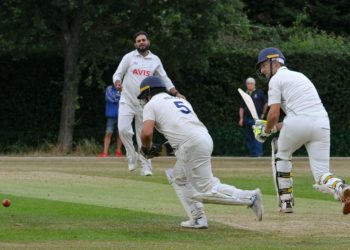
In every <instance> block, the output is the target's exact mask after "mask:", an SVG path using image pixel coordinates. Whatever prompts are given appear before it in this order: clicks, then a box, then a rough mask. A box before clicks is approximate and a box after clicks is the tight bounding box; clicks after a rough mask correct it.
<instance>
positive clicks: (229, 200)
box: [138, 76, 263, 228]
mask: <svg viewBox="0 0 350 250" xmlns="http://www.w3.org/2000/svg"><path fill="white" fill-rule="evenodd" d="M140 92H141V93H140V95H139V96H138V98H139V99H140V100H141V102H143V103H144V104H145V106H144V110H143V129H142V132H141V141H142V148H141V153H142V154H143V155H144V156H145V158H151V157H153V156H156V155H154V151H155V145H153V144H152V138H153V132H154V128H156V129H157V130H158V131H159V132H160V133H162V134H163V135H164V136H165V137H166V139H167V140H168V141H169V143H170V144H171V146H172V148H174V149H175V155H176V158H177V161H176V164H175V166H174V168H172V169H168V170H167V171H166V175H167V178H168V180H169V182H170V184H171V186H172V187H173V188H174V190H175V193H176V195H177V196H178V198H179V199H180V202H181V204H182V206H183V207H184V209H185V211H186V213H187V215H188V217H189V220H188V221H184V222H182V223H181V226H182V227H185V228H207V227H208V223H207V219H206V216H205V213H204V208H203V204H202V203H216V204H226V205H247V206H249V207H251V208H252V210H253V212H254V213H255V214H256V217H257V219H258V220H259V221H261V219H262V214H263V206H262V197H261V191H260V189H255V190H241V189H238V188H236V187H234V186H231V185H227V184H222V183H221V182H220V180H219V179H218V178H216V177H214V176H213V174H212V170H211V153H212V150H213V141H212V138H211V137H210V135H209V133H208V131H207V129H206V127H205V126H204V125H203V123H202V122H201V121H200V120H199V119H198V117H197V115H196V114H195V112H194V111H193V109H192V106H191V104H190V103H189V102H188V101H186V100H185V99H181V98H178V97H174V96H171V95H169V94H168V92H167V90H166V86H165V84H164V82H163V81H162V79H160V78H158V77H155V76H150V77H147V78H145V79H144V80H143V81H142V83H141V86H140Z"/></svg>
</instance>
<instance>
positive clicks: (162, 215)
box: [0, 159, 350, 249]
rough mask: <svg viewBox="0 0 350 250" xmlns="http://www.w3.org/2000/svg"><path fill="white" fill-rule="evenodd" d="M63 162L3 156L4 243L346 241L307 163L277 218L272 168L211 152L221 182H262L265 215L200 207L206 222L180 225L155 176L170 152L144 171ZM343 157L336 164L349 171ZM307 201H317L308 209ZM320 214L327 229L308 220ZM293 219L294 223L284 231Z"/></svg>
mask: <svg viewBox="0 0 350 250" xmlns="http://www.w3.org/2000/svg"><path fill="white" fill-rule="evenodd" d="M65 161H66V162H65V163H64V164H62V162H61V161H60V160H57V161H50V163H48V162H45V160H44V161H42V160H25V159H23V160H20V161H17V160H6V161H5V160H2V161H0V163H1V165H0V171H1V172H0V174H1V178H0V181H1V183H0V191H1V192H3V193H2V194H0V197H3V198H9V199H11V200H12V205H11V206H10V207H9V208H1V209H0V221H1V223H0V248H1V249H20V248H22V249H69V248H73V249H332V248H337V249H348V246H349V244H350V240H349V238H348V237H346V236H345V235H346V233H345V234H336V232H337V230H336V228H333V224H332V225H331V227H330V226H329V225H328V224H323V222H324V221H326V222H327V221H328V220H331V221H333V222H334V225H337V224H339V227H341V229H342V230H349V228H350V223H348V221H349V218H348V217H344V216H342V215H339V211H340V210H339V207H338V204H337V203H336V202H334V201H332V199H331V197H329V196H326V195H323V194H318V193H317V192H315V191H312V189H311V187H310V185H311V184H312V183H313V180H312V178H310V174H308V175H306V176H305V177H303V176H304V174H303V172H304V171H307V169H304V168H303V167H300V166H298V164H296V171H295V172H297V174H296V176H295V180H296V185H297V187H298V189H297V190H298V193H296V195H297V207H296V208H297V209H298V210H297V212H296V213H295V214H292V215H290V216H281V215H279V214H278V213H276V212H275V211H274V209H275V203H274V193H273V183H272V177H271V176H270V172H269V170H270V169H269V168H264V167H263V168H261V167H260V166H253V167H252V166H247V161H246V160H243V161H242V162H240V161H238V160H227V161H226V160H225V161H220V160H218V161H216V160H214V162H213V163H214V167H213V168H214V172H215V171H216V172H217V173H218V174H217V175H218V176H219V177H222V178H221V179H222V180H223V181H225V182H227V183H234V184H235V185H236V186H238V187H241V188H254V187H255V186H259V187H261V188H262V190H263V192H264V204H265V207H266V213H265V214H266V216H265V217H264V221H263V222H261V223H258V222H256V221H254V219H253V214H252V213H251V212H250V211H247V209H245V208H242V207H231V206H218V205H207V206H206V208H207V215H208V218H209V219H210V227H209V229H208V230H186V229H182V228H180V227H179V222H180V221H181V220H183V219H184V218H185V217H184V216H183V214H184V213H183V211H182V209H181V207H180V206H179V204H178V201H177V199H176V197H175V195H174V194H173V191H172V190H171V188H170V187H169V185H168V184H166V182H164V179H165V177H164V175H163V174H162V172H163V170H164V169H163V168H164V165H165V164H164V161H165V162H166V163H167V165H169V164H170V163H171V161H172V159H170V160H160V161H158V162H157V161H155V162H154V165H155V169H157V168H158V170H155V176H154V177H151V178H145V177H140V176H138V175H137V174H135V173H128V172H126V170H125V166H124V164H125V163H124V162H115V161H98V160H84V159H83V160H81V161H77V160H65ZM249 162H250V161H249ZM263 162H264V163H263V164H262V165H263V166H265V165H266V164H267V162H268V161H264V160H263ZM233 163H234V164H233ZM253 163H254V161H253ZM255 163H257V162H255ZM118 164H121V165H120V166H122V167H121V168H119V167H118V166H119V165H118ZM259 164H260V163H259ZM116 165H117V166H116ZM231 165H235V167H234V169H232V166H231ZM253 165H254V164H253ZM255 165H258V164H255ZM345 165H348V162H343V163H341V165H340V167H339V171H340V172H341V173H342V174H343V176H344V175H345V177H346V176H347V177H349V173H348V172H347V171H346V169H345V168H343V167H344V166H345ZM43 173H45V175H44V174H43ZM94 173H96V174H94ZM111 173H113V174H111ZM120 180H123V181H120ZM116 183H117V184H116ZM118 185H124V187H123V189H122V190H118V188H119V187H118ZM4 190H6V191H7V192H4ZM11 190H13V192H9V191H11ZM113 190H114V191H113ZM269 193H271V195H268V194H269ZM48 194H50V195H49V196H48ZM103 195H104V196H103ZM309 196H311V197H309ZM127 197H130V200H127ZM135 197H136V200H138V201H139V203H137V202H136V201H135ZM104 198H106V199H107V200H106V201H105V200H102V199H104ZM328 200H329V201H328ZM125 203H126V204H125ZM310 204H311V205H313V204H314V205H315V207H316V209H317V208H320V209H319V210H317V211H315V213H311V212H310V211H313V210H314V207H311V208H310ZM313 217H314V218H313ZM231 221H233V222H232V223H230V222H231ZM302 221H306V222H307V223H306V224H302ZM318 221H321V222H322V223H321V224H322V225H323V226H324V233H320V231H315V232H313V231H312V227H311V225H308V224H309V223H314V224H315V223H318ZM235 223H237V224H235ZM292 223H294V224H296V225H294V226H293V227H296V229H294V230H290V232H289V233H286V232H288V230H285V231H283V230H282V229H283V227H287V226H291V225H292ZM279 227H280V229H279ZM302 230H304V232H299V231H302Z"/></svg>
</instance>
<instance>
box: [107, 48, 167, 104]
mask: <svg viewBox="0 0 350 250" xmlns="http://www.w3.org/2000/svg"><path fill="white" fill-rule="evenodd" d="M147 76H159V77H160V78H162V80H163V81H164V83H165V86H166V87H167V89H168V90H169V89H171V88H173V87H174V85H173V83H172V82H171V80H170V79H169V77H168V76H167V74H166V72H165V70H164V68H163V65H162V62H161V61H160V59H159V57H158V56H156V55H154V54H152V53H151V51H149V53H148V55H147V56H145V57H143V56H142V55H141V54H140V53H139V52H138V51H137V50H133V51H131V52H129V53H128V54H126V55H125V56H124V57H123V59H122V60H121V62H120V64H119V66H118V68H117V70H116V71H115V73H114V75H113V83H114V82H115V81H117V80H120V81H121V82H122V85H123V90H122V92H121V98H120V102H121V103H122V102H124V103H129V104H133V105H139V100H138V99H137V96H138V95H139V94H140V84H141V82H142V80H143V79H145V78H146V77H147Z"/></svg>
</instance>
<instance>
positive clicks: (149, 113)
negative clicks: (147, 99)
mask: <svg viewBox="0 0 350 250" xmlns="http://www.w3.org/2000/svg"><path fill="white" fill-rule="evenodd" d="M148 120H150V121H155V120H156V118H155V114H154V112H153V108H152V104H151V103H147V104H146V106H145V107H144V108H143V122H145V121H148Z"/></svg>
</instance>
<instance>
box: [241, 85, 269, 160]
mask: <svg viewBox="0 0 350 250" xmlns="http://www.w3.org/2000/svg"><path fill="white" fill-rule="evenodd" d="M247 93H248V92H247ZM248 94H249V95H250V96H251V97H252V99H253V102H254V106H255V108H256V112H257V113H258V116H259V118H261V115H262V113H263V111H264V105H265V104H266V103H267V97H266V95H265V93H264V92H263V91H262V90H260V89H256V90H254V91H253V92H251V93H248ZM241 108H243V110H244V113H243V129H244V133H245V136H246V139H247V147H248V150H249V155H250V156H251V157H258V156H263V154H264V152H263V144H262V143H260V142H258V141H257V140H256V139H255V136H254V133H253V129H252V126H253V125H254V124H255V121H254V119H253V117H252V115H251V113H250V111H249V109H248V107H247V105H246V104H245V102H244V101H243V99H242V100H241Z"/></svg>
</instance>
